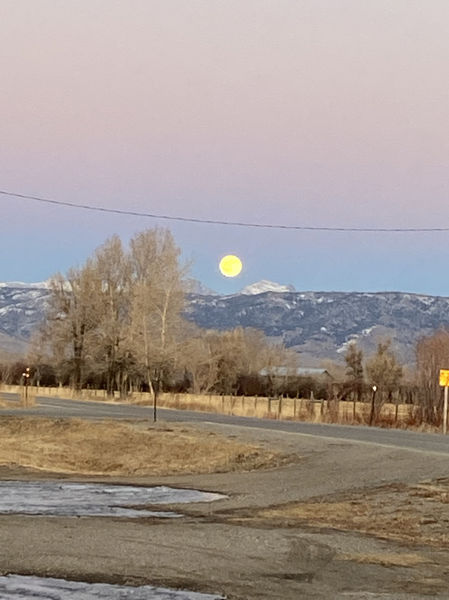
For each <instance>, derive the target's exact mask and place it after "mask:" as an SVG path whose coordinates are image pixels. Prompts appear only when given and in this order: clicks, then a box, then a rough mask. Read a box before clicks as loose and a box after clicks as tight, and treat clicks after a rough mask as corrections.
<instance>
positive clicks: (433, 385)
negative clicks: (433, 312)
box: [416, 329, 449, 424]
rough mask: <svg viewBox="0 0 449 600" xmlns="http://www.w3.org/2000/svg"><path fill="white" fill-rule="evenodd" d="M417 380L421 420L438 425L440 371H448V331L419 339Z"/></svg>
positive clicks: (440, 410)
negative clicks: (421, 412) (421, 411)
mask: <svg viewBox="0 0 449 600" xmlns="http://www.w3.org/2000/svg"><path fill="white" fill-rule="evenodd" d="M416 366H417V380H418V385H419V391H420V397H421V404H422V409H423V418H424V420H425V421H426V422H427V423H433V424H438V423H439V420H440V416H441V414H442V408H443V404H442V403H443V400H442V388H440V386H439V381H438V376H439V371H440V369H449V331H448V330H447V329H441V330H439V331H436V332H435V333H434V334H432V335H430V336H427V337H423V338H421V339H420V340H419V341H418V343H417V346H416Z"/></svg>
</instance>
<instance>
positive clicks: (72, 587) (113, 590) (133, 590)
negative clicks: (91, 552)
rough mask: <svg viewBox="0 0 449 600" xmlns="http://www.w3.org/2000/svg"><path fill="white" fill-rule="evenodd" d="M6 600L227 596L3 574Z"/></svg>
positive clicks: (216, 599)
mask: <svg viewBox="0 0 449 600" xmlns="http://www.w3.org/2000/svg"><path fill="white" fill-rule="evenodd" d="M0 597H1V598H2V600H26V599H30V598H41V600H45V599H49V598H51V599H52V600H73V598H76V600H224V597H223V596H217V595H210V594H199V593H197V592H189V591H187V590H169V589H167V588H160V587H154V586H152V585H143V586H139V587H132V586H129V585H110V584H107V583H84V582H79V581H67V580H65V579H52V578H44V577H32V576H23V575H7V576H6V577H0Z"/></svg>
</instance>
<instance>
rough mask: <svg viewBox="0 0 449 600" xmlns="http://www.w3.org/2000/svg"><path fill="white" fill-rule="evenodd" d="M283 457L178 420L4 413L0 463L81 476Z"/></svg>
mask: <svg viewBox="0 0 449 600" xmlns="http://www.w3.org/2000/svg"><path fill="white" fill-rule="evenodd" d="M287 461H288V457H286V456H283V455H281V454H277V453H275V452H269V451H267V450H266V449H262V448H261V447H259V446H256V445H253V444H244V443H240V442H237V441H234V440H231V439H229V438H228V437H226V436H224V435H219V434H215V433H205V432H204V431H200V430H196V429H195V428H193V427H192V428H186V427H183V426H178V425H170V426H169V427H168V426H165V425H163V424H157V425H154V426H148V425H146V424H145V425H142V423H133V422H129V423H128V422H126V423H124V422H119V423H118V422H114V421H102V422H89V421H84V420H81V419H46V418H35V417H23V418H20V417H4V418H2V420H1V421H0V465H3V466H21V467H26V468H32V469H40V470H45V471H49V472H56V473H77V474H78V473H79V474H85V475H171V474H176V473H222V472H228V471H246V470H247V471H250V470H253V469H261V468H267V467H275V466H278V465H281V464H284V463H285V462H287Z"/></svg>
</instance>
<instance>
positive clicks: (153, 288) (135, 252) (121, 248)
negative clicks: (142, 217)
mask: <svg viewBox="0 0 449 600" xmlns="http://www.w3.org/2000/svg"><path fill="white" fill-rule="evenodd" d="M187 275H188V265H186V264H183V263H182V262H181V253H180V249H179V248H178V246H177V245H176V243H175V240H174V238H173V236H172V234H171V233H170V231H169V230H166V229H159V228H153V229H147V230H145V231H142V232H140V233H137V234H136V235H135V236H133V237H132V238H131V240H130V241H129V243H128V244H127V245H124V244H123V242H122V241H121V239H120V238H119V237H118V236H112V237H111V238H109V239H107V240H106V241H105V242H104V244H102V245H101V246H100V247H99V248H97V249H96V250H95V251H94V252H93V254H92V256H90V257H89V258H88V259H87V260H86V262H85V263H84V264H83V265H82V266H80V267H76V268H71V269H69V271H68V272H67V273H66V274H65V275H63V274H56V275H55V276H54V277H53V278H52V280H51V286H50V295H49V300H48V308H47V312H46V318H45V321H44V323H43V324H42V327H41V328H40V329H39V331H38V332H36V334H35V335H34V337H33V339H32V342H31V344H30V351H29V354H28V356H27V357H26V359H25V360H24V362H21V361H16V362H15V363H11V362H9V363H8V362H2V364H0V378H1V381H3V382H5V383H20V382H21V376H22V373H23V372H24V371H25V368H26V367H31V378H30V383H33V384H35V385H64V386H71V387H72V388H73V389H75V390H77V389H81V388H82V387H92V388H100V389H106V390H107V392H108V394H111V395H112V394H113V393H114V392H116V391H119V392H120V394H121V395H122V396H126V395H127V394H129V393H132V392H133V391H134V390H136V391H150V392H151V393H152V394H153V396H155V395H156V394H157V393H158V391H161V390H164V391H177V392H193V393H218V394H243V395H260V396H262V395H265V396H276V395H285V396H301V397H311V396H312V397H314V398H317V399H318V398H324V399H328V400H353V401H357V400H358V401H367V402H368V401H371V400H372V399H373V387H374V386H375V388H376V391H375V403H376V406H375V408H376V411H378V410H379V409H380V407H381V406H382V404H383V403H385V402H388V401H389V402H396V403H404V402H409V403H412V404H414V405H416V407H417V411H418V412H419V414H420V418H421V420H424V421H426V422H428V423H432V424H438V423H439V422H440V420H441V415H442V402H443V400H442V398H443V394H442V390H441V388H440V387H439V384H438V372H439V369H440V368H448V367H449V331H448V330H440V331H437V332H435V333H434V334H432V335H430V336H427V337H423V338H422V339H421V340H420V341H419V342H418V344H417V346H416V362H415V366H414V371H413V373H411V374H410V373H409V374H408V376H407V377H405V376H404V369H403V366H402V365H401V364H400V362H399V360H398V359H397V357H396V356H395V353H394V351H393V348H392V344H391V342H389V341H382V342H381V343H379V344H378V347H377V350H376V352H375V353H374V354H373V355H371V356H369V357H365V356H364V355H363V352H362V350H361V349H360V348H359V347H358V346H357V345H356V344H354V343H352V344H350V345H349V346H348V349H347V352H346V354H345V357H344V359H345V362H344V368H343V372H341V371H342V369H341V368H340V370H338V369H334V373H333V374H334V378H333V381H332V382H326V381H323V380H317V379H313V378H311V377H298V376H297V375H295V372H296V367H297V366H298V354H296V353H295V352H294V351H292V350H289V349H287V348H285V347H284V345H283V344H273V343H271V342H270V341H269V340H268V339H267V338H266V337H265V335H264V334H263V333H262V332H260V331H257V330H254V329H242V328H237V329H234V330H230V331H216V330H204V329H201V328H199V327H197V326H195V325H194V324H193V323H192V322H190V321H188V320H187V319H186V318H185V316H184V310H185V296H186V289H187V288H186V281H187ZM334 366H335V365H334ZM276 367H282V368H283V369H285V370H286V371H285V372H286V376H284V377H276V376H272V375H268V376H265V377H263V376H261V375H260V371H261V370H262V369H265V371H266V372H267V373H270V370H272V372H276Z"/></svg>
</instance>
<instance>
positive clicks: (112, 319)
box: [93, 235, 131, 395]
mask: <svg viewBox="0 0 449 600" xmlns="http://www.w3.org/2000/svg"><path fill="white" fill-rule="evenodd" d="M93 267H94V270H95V277H96V279H97V281H98V283H99V292H98V296H99V307H100V314H98V315H97V317H98V321H97V327H96V347H97V356H99V359H100V360H103V362H104V365H105V371H106V389H107V393H108V395H112V394H113V392H114V389H116V388H119V389H120V392H121V393H126V385H127V377H128V370H127V367H128V361H129V359H130V351H129V348H128V344H127V341H128V328H129V324H130V315H131V263H130V260H129V257H128V255H127V254H126V252H125V250H124V248H123V245H122V242H121V240H120V238H119V237H118V236H117V235H114V236H112V237H111V238H109V239H108V240H106V242H105V243H104V244H103V245H102V246H100V247H99V248H98V249H97V250H96V252H95V256H94V259H93Z"/></svg>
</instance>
